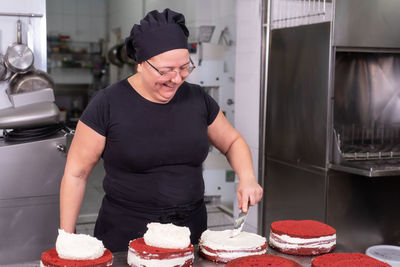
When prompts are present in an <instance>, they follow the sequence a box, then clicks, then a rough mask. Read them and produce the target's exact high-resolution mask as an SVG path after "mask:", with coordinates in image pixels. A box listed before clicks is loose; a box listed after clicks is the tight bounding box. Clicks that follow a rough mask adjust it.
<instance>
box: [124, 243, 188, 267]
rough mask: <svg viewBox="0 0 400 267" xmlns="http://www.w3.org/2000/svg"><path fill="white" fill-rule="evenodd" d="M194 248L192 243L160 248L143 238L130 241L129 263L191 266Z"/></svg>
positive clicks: (156, 266) (133, 264)
mask: <svg viewBox="0 0 400 267" xmlns="http://www.w3.org/2000/svg"><path fill="white" fill-rule="evenodd" d="M193 261H194V248H193V245H191V244H190V246H189V247H187V248H184V249H177V248H174V249H171V248H159V247H152V246H148V245H146V243H145V242H144V239H143V238H138V239H135V240H132V241H131V242H129V250H128V264H129V265H130V266H149V267H150V266H152V267H158V266H160V267H163V266H191V265H192V264H193Z"/></svg>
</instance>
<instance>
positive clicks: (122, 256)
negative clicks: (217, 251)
mask: <svg viewBox="0 0 400 267" xmlns="http://www.w3.org/2000/svg"><path fill="white" fill-rule="evenodd" d="M333 252H335V253H337V252H346V253H349V252H354V251H349V250H348V249H346V248H345V247H344V246H342V245H340V244H337V246H336V248H335V250H334V251H333ZM127 253H128V252H127V251H126V252H116V253H113V255H114V262H113V266H115V267H128V266H129V265H128V263H127ZM267 254H270V255H277V256H281V257H283V258H287V259H290V260H293V261H295V262H297V263H299V264H300V265H301V266H303V267H310V266H311V261H312V260H313V259H314V258H315V257H316V256H294V255H288V254H283V253H280V252H278V251H276V250H274V249H272V248H270V247H268V248H267ZM0 266H1V265H0ZM6 266H10V267H11V266H12V267H14V266H18V267H38V266H39V261H38V260H37V261H33V262H27V263H24V264H22V265H21V264H19V265H6ZM193 266H194V267H215V266H225V264H224V263H215V262H211V261H209V260H206V259H204V258H202V257H199V254H198V249H197V246H196V247H195V259H194V264H193Z"/></svg>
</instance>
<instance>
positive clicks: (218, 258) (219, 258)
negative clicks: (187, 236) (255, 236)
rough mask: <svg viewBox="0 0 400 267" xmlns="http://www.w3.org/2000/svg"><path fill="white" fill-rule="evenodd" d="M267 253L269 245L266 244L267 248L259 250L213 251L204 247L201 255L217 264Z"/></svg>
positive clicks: (201, 248) (263, 247)
mask: <svg viewBox="0 0 400 267" xmlns="http://www.w3.org/2000/svg"><path fill="white" fill-rule="evenodd" d="M266 251H267V243H265V246H262V247H260V249H258V250H242V251H239V250H232V251H229V250H217V251H215V250H213V249H210V248H208V247H205V246H202V247H200V250H199V254H200V255H201V256H202V257H204V258H206V259H208V260H210V261H215V262H229V261H231V260H234V259H237V258H240V257H246V256H252V255H263V254H265V253H266Z"/></svg>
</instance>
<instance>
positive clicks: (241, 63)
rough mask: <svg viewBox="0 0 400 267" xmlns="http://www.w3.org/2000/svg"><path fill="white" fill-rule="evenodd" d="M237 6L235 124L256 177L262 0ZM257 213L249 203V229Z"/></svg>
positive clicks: (247, 0)
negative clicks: (247, 148) (247, 149)
mask: <svg viewBox="0 0 400 267" xmlns="http://www.w3.org/2000/svg"><path fill="white" fill-rule="evenodd" d="M236 7H237V17H236V19H237V20H236V25H237V32H236V33H237V45H236V71H235V72H236V82H235V127H236V129H237V130H238V131H239V132H240V133H241V134H242V135H243V137H244V138H245V139H246V141H247V143H248V144H249V146H250V151H251V154H252V157H253V163H254V171H255V174H256V177H257V179H259V178H258V153H259V143H258V142H259V132H258V131H259V105H260V59H261V0H238V1H237V6H236ZM235 204H236V203H235ZM235 211H236V212H237V208H236V209H235ZM257 216H258V212H257V207H256V206H255V207H252V208H251V209H250V213H249V216H248V217H247V219H246V221H247V224H248V225H249V226H251V228H253V229H249V230H256V229H257Z"/></svg>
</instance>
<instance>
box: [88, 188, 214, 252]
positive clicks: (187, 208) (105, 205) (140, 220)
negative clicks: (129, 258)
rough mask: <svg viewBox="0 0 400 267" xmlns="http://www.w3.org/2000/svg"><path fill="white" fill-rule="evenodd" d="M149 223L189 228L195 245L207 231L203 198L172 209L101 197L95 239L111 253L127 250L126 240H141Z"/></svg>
mask: <svg viewBox="0 0 400 267" xmlns="http://www.w3.org/2000/svg"><path fill="white" fill-rule="evenodd" d="M151 222H160V223H173V224H175V225H177V226H186V227H189V229H190V240H191V243H192V244H193V245H194V244H197V243H198V242H199V238H200V235H201V234H202V232H203V231H205V230H206V229H207V211H206V206H205V203H204V199H201V200H200V201H197V202H196V203H189V204H187V205H179V206H175V207H171V208H154V207H143V206H140V207H139V206H135V205H134V204H133V203H132V202H127V201H121V200H116V199H112V198H110V197H109V196H107V195H106V196H105V197H104V198H103V202H102V205H101V208H100V211H99V215H98V217H97V221H96V226H95V229H94V236H95V237H96V238H98V239H100V240H102V241H103V244H104V246H105V247H106V248H107V249H109V250H111V252H118V251H127V250H128V245H129V241H130V240H132V239H136V238H141V237H143V235H144V233H145V232H146V231H147V227H146V226H147V224H148V223H151Z"/></svg>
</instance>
